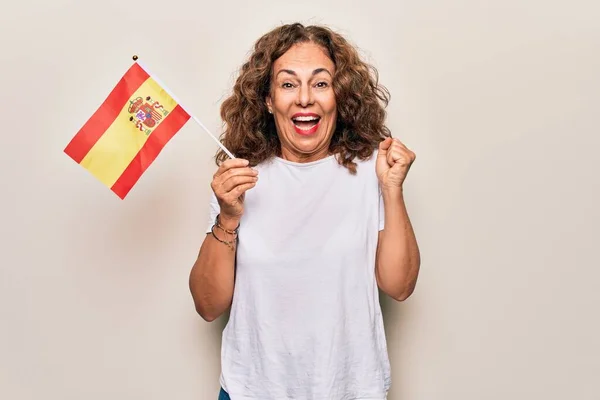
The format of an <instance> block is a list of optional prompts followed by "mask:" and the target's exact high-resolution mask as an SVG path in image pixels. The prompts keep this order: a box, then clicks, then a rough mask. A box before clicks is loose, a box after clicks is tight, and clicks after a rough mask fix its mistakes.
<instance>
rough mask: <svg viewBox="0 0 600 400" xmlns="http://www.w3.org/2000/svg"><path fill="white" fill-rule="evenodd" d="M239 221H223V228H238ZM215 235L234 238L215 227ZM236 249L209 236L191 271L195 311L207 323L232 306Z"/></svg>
mask: <svg viewBox="0 0 600 400" xmlns="http://www.w3.org/2000/svg"><path fill="white" fill-rule="evenodd" d="M238 222H239V220H225V219H220V223H221V225H222V226H223V227H224V228H225V229H228V230H233V229H235V228H236V227H237V225H238ZM215 234H216V235H217V236H218V237H219V238H220V239H222V240H227V241H229V240H231V239H232V235H229V234H227V233H225V232H223V231H222V230H219V229H216V228H215ZM233 246H234V247H233V250H232V249H231V248H229V246H227V245H226V244H225V243H221V242H219V241H218V240H217V239H215V238H214V237H213V235H212V234H210V233H209V234H207V235H206V237H205V238H204V241H203V242H202V246H201V247H200V252H199V254H198V258H197V259H196V262H195V263H194V266H193V267H192V270H191V272H190V279H189V285H190V291H191V292H192V298H193V299H194V304H195V306H196V311H197V312H198V314H200V316H201V317H202V318H204V320H206V321H209V322H210V321H214V320H215V319H217V318H218V317H219V316H221V314H223V313H224V312H225V311H226V310H227V308H229V306H230V305H231V301H232V299H233V286H234V277H235V252H236V247H235V243H234V245H233Z"/></svg>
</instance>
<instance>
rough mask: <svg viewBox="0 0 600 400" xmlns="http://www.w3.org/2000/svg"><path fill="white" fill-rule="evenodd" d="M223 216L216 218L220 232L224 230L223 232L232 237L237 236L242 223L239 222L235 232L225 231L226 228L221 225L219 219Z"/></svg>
mask: <svg viewBox="0 0 600 400" xmlns="http://www.w3.org/2000/svg"><path fill="white" fill-rule="evenodd" d="M220 216H221V214H217V216H216V217H215V225H216V226H217V228H219V229H220V230H222V231H223V232H227V233H229V234H230V235H237V234H238V233H239V231H240V223H239V222H238V226H236V228H235V229H234V230H232V231H231V230H229V229H225V227H223V225H221V224H220V223H219V217H220Z"/></svg>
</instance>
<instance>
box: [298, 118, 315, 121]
mask: <svg viewBox="0 0 600 400" xmlns="http://www.w3.org/2000/svg"><path fill="white" fill-rule="evenodd" d="M317 119H318V117H296V118H294V120H296V121H314V120H317Z"/></svg>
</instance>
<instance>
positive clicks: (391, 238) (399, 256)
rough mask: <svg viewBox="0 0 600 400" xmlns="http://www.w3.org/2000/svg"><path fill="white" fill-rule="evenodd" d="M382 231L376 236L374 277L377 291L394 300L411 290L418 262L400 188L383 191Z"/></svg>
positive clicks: (404, 297)
mask: <svg viewBox="0 0 600 400" xmlns="http://www.w3.org/2000/svg"><path fill="white" fill-rule="evenodd" d="M383 201H384V209H385V228H384V230H383V231H382V232H381V233H380V236H379V245H378V250H377V265H376V276H377V282H378V284H379V287H380V288H381V290H382V291H383V292H384V293H386V294H387V295H389V296H391V297H393V298H394V299H396V300H398V301H402V300H405V299H406V298H408V297H409V296H410V295H411V294H412V292H413V291H414V288H415V285H416V282H417V276H418V274H419V267H420V263H421V259H420V254H419V247H418V245H417V240H416V238H415V234H414V231H413V228H412V225H411V223H410V218H409V216H408V212H407V210H406V205H405V203H404V194H403V192H402V189H401V188H399V189H394V190H385V191H383Z"/></svg>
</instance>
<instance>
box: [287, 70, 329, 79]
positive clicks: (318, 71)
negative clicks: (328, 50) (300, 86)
mask: <svg viewBox="0 0 600 400" xmlns="http://www.w3.org/2000/svg"><path fill="white" fill-rule="evenodd" d="M282 72H286V73H288V74H290V75H294V76H297V75H298V74H296V72H295V71H292V70H291V69H281V70H279V71H278V72H277V75H275V77H277V76H278V75H279V74H280V73H282ZM321 72H327V73H328V74H329V76H331V72H329V70H328V69H327V68H317V69H315V70H314V71H313V72H312V75H313V76H315V75H317V74H319V73H321Z"/></svg>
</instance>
